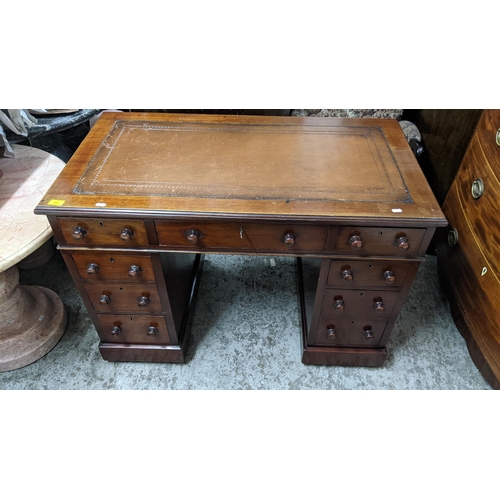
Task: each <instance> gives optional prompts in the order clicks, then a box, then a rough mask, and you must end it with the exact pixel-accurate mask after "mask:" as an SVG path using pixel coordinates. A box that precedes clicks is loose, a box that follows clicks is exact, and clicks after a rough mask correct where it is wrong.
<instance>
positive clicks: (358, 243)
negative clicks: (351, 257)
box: [349, 234, 363, 248]
mask: <svg viewBox="0 0 500 500" xmlns="http://www.w3.org/2000/svg"><path fill="white" fill-rule="evenodd" d="M349 245H351V246H352V247H353V248H362V247H363V240H362V239H361V236H359V235H357V234H355V235H354V236H351V237H350V238H349Z"/></svg>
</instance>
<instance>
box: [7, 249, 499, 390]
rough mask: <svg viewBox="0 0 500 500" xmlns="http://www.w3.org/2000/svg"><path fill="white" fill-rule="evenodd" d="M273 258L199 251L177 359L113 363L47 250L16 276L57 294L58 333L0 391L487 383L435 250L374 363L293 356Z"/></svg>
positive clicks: (285, 281) (280, 268) (288, 311)
mask: <svg viewBox="0 0 500 500" xmlns="http://www.w3.org/2000/svg"><path fill="white" fill-rule="evenodd" d="M274 260H275V262H276V266H274V267H273V266H271V265H270V259H269V258H265V257H243V256H238V257H235V256H215V255H207V256H206V259H205V266H204V269H203V275H202V280H201V284H200V289H199V298H198V303H197V306H196V310H195V315H194V319H193V326H192V344H191V347H190V350H189V354H188V362H187V363H186V364H184V365H179V364H150V363H112V362H108V361H104V360H103V359H102V358H101V355H100V353H99V350H98V343H99V341H98V336H97V333H96V331H95V329H94V327H93V325H92V323H91V321H90V319H89V317H88V316H87V314H86V311H85V308H84V306H83V303H82V301H81V299H80V297H79V295H78V293H77V291H76V288H75V286H74V284H73V282H72V280H71V278H70V275H69V272H68V271H67V269H66V267H65V265H64V262H63V260H62V258H61V256H60V255H59V253H57V252H56V255H55V256H54V257H53V258H52V260H51V261H50V262H49V263H48V264H46V265H45V266H43V267H41V268H39V269H35V270H30V271H21V282H22V283H24V284H38V285H42V286H46V287H48V288H51V289H52V290H54V291H56V292H57V293H58V294H59V295H60V297H61V298H62V300H63V302H64V304H65V306H66V307H67V311H68V313H69V323H68V327H67V329H66V332H65V334H64V335H63V337H62V339H61V341H60V342H59V343H58V344H57V345H56V347H55V348H54V349H53V350H52V351H50V352H49V353H48V354H47V355H46V356H44V357H43V358H42V359H40V360H39V361H37V362H36V363H33V364H31V365H29V366H26V367H24V368H20V369H18V370H14V371H12V372H5V373H0V389H4V390H5V389H6V390H15V389H53V390H55V389H70V390H71V389H321V390H327V389H344V390H345V389H365V390H366V389H414V390H421V389H462V390H464V389H468V390H470V389H476V390H477V389H490V386H489V385H488V384H487V382H486V381H485V380H484V379H483V377H482V376H481V374H480V373H479V371H478V370H477V368H476V367H475V365H474V364H473V362H472V360H471V358H470V357H469V354H468V351H467V348H466V345H465V341H464V340H463V338H462V337H461V335H460V334H459V332H458V330H457V329H456V327H455V325H454V323H453V321H452V319H451V316H450V313H449V309H448V305H447V302H446V300H445V299H444V298H443V296H442V295H441V292H440V290H439V283H438V278H437V267H436V264H437V263H436V258H435V257H434V256H427V261H426V262H425V263H423V264H422V265H421V266H420V269H419V272H418V274H417V277H416V280H415V282H414V286H413V288H412V290H411V292H410V295H409V297H408V298H407V300H406V303H405V305H404V307H403V309H402V312H401V314H400V316H399V318H398V321H397V323H396V325H395V327H394V330H393V333H392V335H391V340H390V342H389V344H388V346H387V348H388V351H389V356H388V359H387V361H386V363H385V365H384V366H383V367H381V368H353V367H335V366H330V367H328V366H305V365H303V364H302V363H301V361H300V358H301V350H300V333H299V327H300V317H299V308H298V300H297V291H296V273H295V263H294V260H293V259H291V258H275V259H274Z"/></svg>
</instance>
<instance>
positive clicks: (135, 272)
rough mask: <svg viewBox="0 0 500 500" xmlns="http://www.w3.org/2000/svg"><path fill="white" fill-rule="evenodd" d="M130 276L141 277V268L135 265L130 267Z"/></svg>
mask: <svg viewBox="0 0 500 500" xmlns="http://www.w3.org/2000/svg"><path fill="white" fill-rule="evenodd" d="M128 274H129V276H132V278H135V277H136V276H139V274H141V268H140V267H139V266H136V265H135V264H132V265H131V266H130V269H129V270H128Z"/></svg>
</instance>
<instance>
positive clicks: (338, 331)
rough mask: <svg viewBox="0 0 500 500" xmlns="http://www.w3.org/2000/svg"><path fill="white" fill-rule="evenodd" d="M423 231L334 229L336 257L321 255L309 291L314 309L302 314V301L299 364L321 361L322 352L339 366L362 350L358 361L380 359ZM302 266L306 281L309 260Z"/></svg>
mask: <svg viewBox="0 0 500 500" xmlns="http://www.w3.org/2000/svg"><path fill="white" fill-rule="evenodd" d="M425 233H426V231H425V229H418V228H388V227H355V226H340V227H339V228H338V231H337V235H336V237H335V238H333V240H334V244H333V251H334V253H335V255H336V258H331V259H322V261H321V264H320V267H319V268H318V270H317V276H318V278H317V289H315V290H311V293H310V294H309V295H310V296H311V298H312V297H313V296H314V297H315V299H314V307H313V308H309V312H307V310H308V307H307V304H304V308H303V312H304V315H305V316H306V317H305V318H303V327H304V330H305V332H304V341H305V344H306V347H305V349H304V356H303V361H304V362H306V363H314V362H318V363H324V362H325V357H324V356H322V354H325V355H326V354H327V353H330V355H329V356H330V357H331V356H332V353H333V352H336V353H338V356H337V357H338V358H339V359H340V360H344V362H345V364H351V363H352V359H354V358H355V357H356V356H357V357H358V358H359V355H362V354H363V353H366V354H370V355H371V356H365V357H363V358H362V359H363V362H362V364H364V365H368V366H378V365H380V364H381V363H382V362H383V360H385V357H386V356H387V351H386V350H385V344H386V342H387V340H388V337H389V334H390V332H391V330H392V327H393V326H394V322H395V320H396V319H397V317H398V314H399V312H400V310H401V307H402V305H403V303H404V300H405V298H406V295H407V293H408V291H409V289H410V285H411V283H412V281H413V278H414V276H415V273H416V272H417V269H418V266H419V265H420V262H421V260H422V258H421V257H422V256H423V254H424V252H425V250H426V247H425V246H423V245H422V243H423V242H424V236H425ZM425 240H426V239H425ZM337 255H338V257H337ZM318 264H319V263H316V266H318ZM304 266H305V267H306V269H307V271H306V273H307V274H308V275H309V276H308V278H309V280H310V278H311V275H312V276H314V272H313V271H312V269H314V267H315V264H314V260H308V261H304V262H303V263H302V265H301V267H304ZM302 273H303V271H302ZM305 281H307V279H304V275H303V276H302V282H305ZM312 281H313V283H311V285H309V286H312V287H313V288H314V279H313V280H312ZM303 286H305V289H306V290H307V288H308V285H307V284H304V285H303ZM305 294H306V295H307V291H306V292H305ZM306 300H307V299H304V301H306ZM307 315H309V316H310V318H307ZM332 348H336V349H335V350H334V351H332ZM349 354H351V355H352V356H350V355H349ZM334 357H335V356H334ZM339 364H344V363H343V362H342V361H341V362H340V363H339Z"/></svg>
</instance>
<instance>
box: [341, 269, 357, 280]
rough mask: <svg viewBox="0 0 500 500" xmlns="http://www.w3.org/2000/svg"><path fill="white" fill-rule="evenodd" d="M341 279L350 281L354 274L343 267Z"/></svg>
mask: <svg viewBox="0 0 500 500" xmlns="http://www.w3.org/2000/svg"><path fill="white" fill-rule="evenodd" d="M342 279H343V280H344V281H352V280H353V279H354V276H353V275H352V271H351V270H350V269H344V270H343V271H342Z"/></svg>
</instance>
